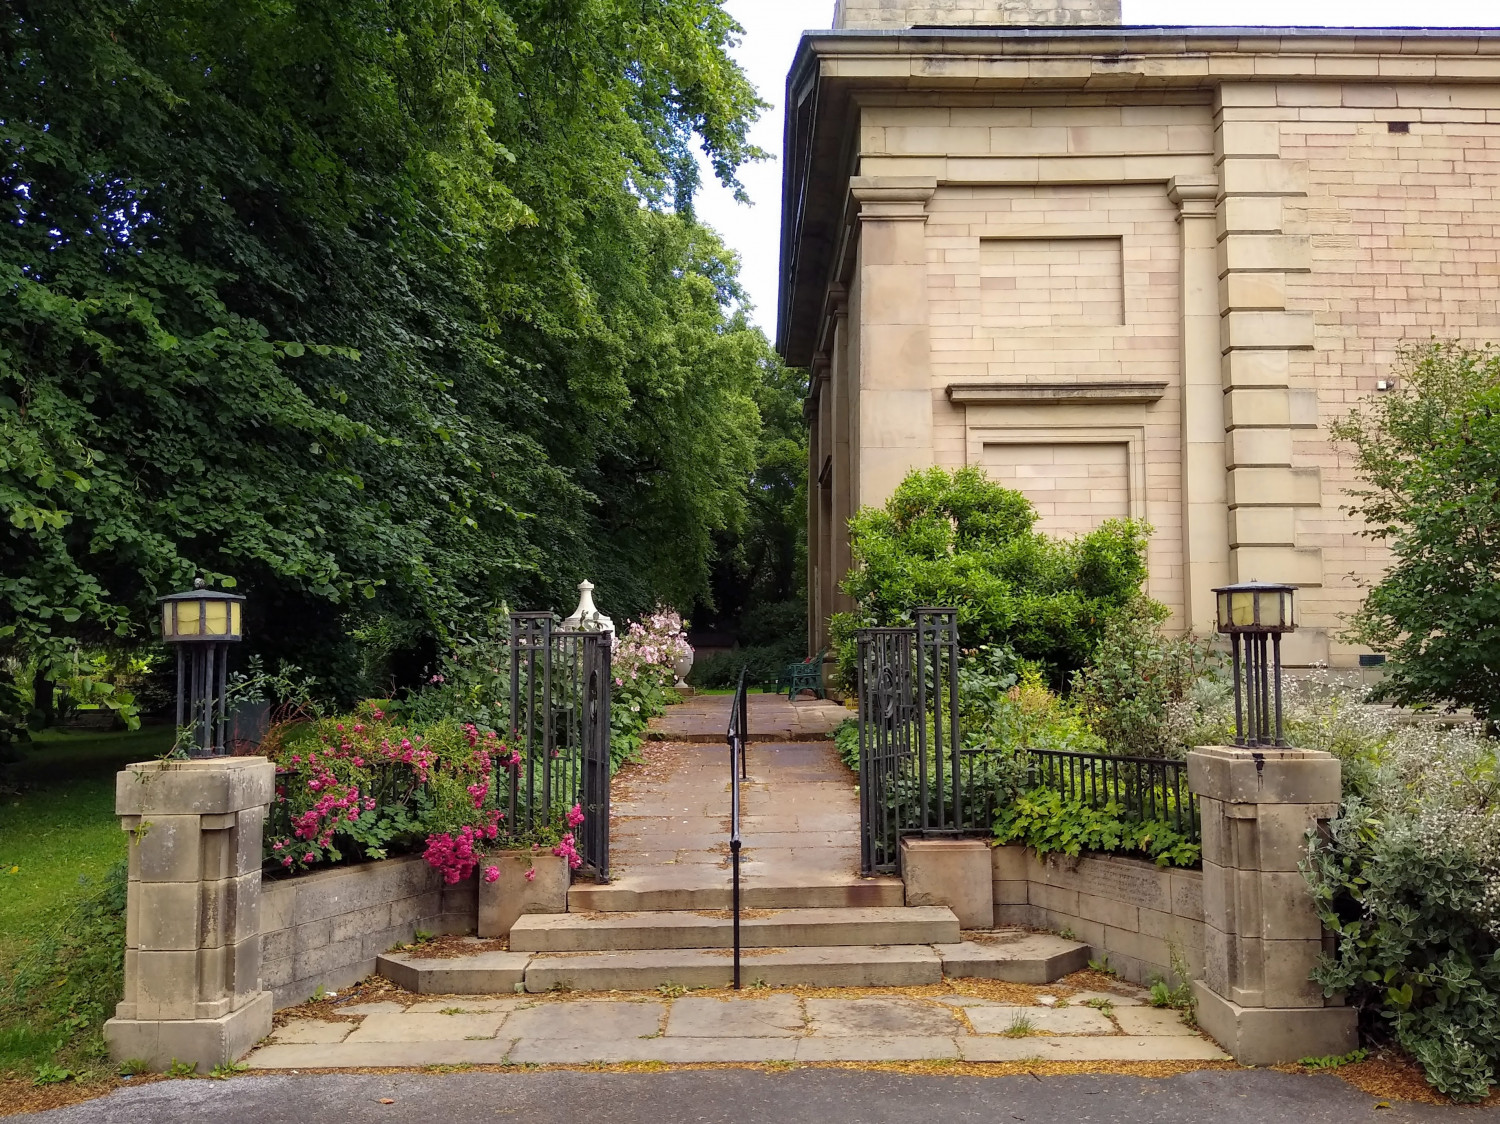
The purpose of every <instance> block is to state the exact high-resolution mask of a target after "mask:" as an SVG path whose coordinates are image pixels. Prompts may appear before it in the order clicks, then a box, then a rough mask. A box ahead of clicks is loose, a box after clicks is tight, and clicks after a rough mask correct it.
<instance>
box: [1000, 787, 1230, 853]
mask: <svg viewBox="0 0 1500 1124" xmlns="http://www.w3.org/2000/svg"><path fill="white" fill-rule="evenodd" d="M995 840H996V842H998V843H1024V844H1025V845H1026V846H1028V847H1030V848H1032V849H1033V850H1035V851H1036V853H1037V854H1039V855H1046V854H1051V853H1053V852H1060V853H1061V854H1064V855H1073V856H1076V855H1079V854H1082V853H1083V852H1084V851H1104V852H1125V853H1136V854H1142V855H1146V856H1148V857H1149V858H1152V859H1155V860H1156V863H1157V865H1158V866H1196V865H1197V863H1198V862H1199V860H1200V859H1201V858H1202V857H1203V851H1202V848H1201V847H1200V846H1199V845H1198V844H1197V843H1195V842H1193V841H1192V840H1190V839H1189V838H1188V837H1187V836H1186V835H1184V834H1183V833H1182V832H1180V831H1178V830H1177V829H1176V828H1175V827H1173V826H1172V825H1171V824H1170V823H1167V822H1166V821H1163V820H1142V819H1136V818H1133V817H1131V816H1130V814H1129V813H1128V812H1127V811H1126V810H1125V808H1124V807H1123V806H1121V805H1119V804H1116V803H1114V802H1113V801H1111V802H1109V803H1107V804H1105V805H1104V806H1103V807H1102V808H1095V807H1093V806H1092V805H1089V804H1085V803H1083V802H1082V801H1079V800H1071V799H1065V798H1064V797H1063V795H1062V794H1061V793H1059V792H1057V791H1055V790H1053V789H1050V788H1037V789H1033V790H1032V791H1030V792H1023V793H1021V794H1020V795H1018V796H1017V797H1016V798H1015V799H1014V800H1013V801H1011V802H1009V803H1008V804H1005V805H1002V806H1001V808H1000V811H999V812H998V813H997V814H996V816H995Z"/></svg>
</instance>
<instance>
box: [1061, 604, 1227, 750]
mask: <svg viewBox="0 0 1500 1124" xmlns="http://www.w3.org/2000/svg"><path fill="white" fill-rule="evenodd" d="M1166 618H1167V611H1166V609H1165V607H1163V606H1161V605H1159V604H1157V603H1156V602H1154V601H1150V600H1148V599H1146V598H1144V597H1143V598H1138V599H1137V600H1136V601H1135V602H1134V603H1132V604H1131V605H1130V606H1128V607H1127V608H1126V609H1125V610H1124V611H1122V612H1119V613H1116V614H1114V615H1113V616H1112V617H1110V619H1109V622H1108V623H1107V624H1106V625H1105V628H1104V635H1103V636H1102V637H1101V638H1100V641H1099V646H1098V647H1097V648H1095V649H1094V655H1093V658H1092V660H1091V661H1090V663H1089V666H1088V667H1086V668H1084V669H1083V670H1082V671H1080V672H1078V673H1076V674H1075V675H1074V676H1073V691H1072V701H1073V704H1074V705H1075V706H1076V707H1077V708H1078V712H1079V714H1080V715H1081V716H1082V718H1083V720H1084V722H1086V723H1087V724H1088V727H1089V729H1091V730H1092V731H1093V732H1094V733H1095V734H1097V735H1098V736H1099V738H1100V740H1101V742H1102V743H1103V746H1104V749H1105V752H1107V753H1114V754H1119V755H1121V756H1126V757H1175V758H1183V757H1185V756H1187V751H1188V747H1189V746H1190V745H1192V744H1194V739H1193V731H1194V729H1195V727H1196V726H1197V724H1198V723H1197V718H1198V712H1197V707H1196V705H1195V702H1196V701H1197V700H1199V699H1202V698H1203V697H1204V694H1203V690H1204V689H1203V686H1202V684H1203V681H1204V680H1209V681H1213V680H1215V679H1216V678H1217V676H1216V674H1215V672H1216V669H1217V666H1218V663H1219V660H1218V658H1217V657H1216V656H1215V655H1214V654H1213V652H1212V650H1211V649H1210V647H1209V646H1208V644H1207V643H1206V642H1205V641H1203V640H1200V639H1198V638H1196V637H1193V636H1168V635H1167V634H1166V632H1165V631H1164V630H1163V628H1162V623H1163V622H1164V621H1165V620H1166ZM1199 744H1201V743H1199Z"/></svg>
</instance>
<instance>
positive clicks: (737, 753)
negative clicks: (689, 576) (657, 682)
mask: <svg viewBox="0 0 1500 1124" xmlns="http://www.w3.org/2000/svg"><path fill="white" fill-rule="evenodd" d="M747 670H748V668H741V669H740V683H739V686H738V687H737V688H735V692H734V701H733V703H731V704H730V707H729V730H728V732H727V733H726V735H725V740H726V741H728V742H729V865H730V868H731V869H732V870H733V872H734V888H733V890H732V892H731V907H732V911H733V913H734V987H735V990H736V991H738V990H739V987H740V778H741V777H742V776H744V775H745V768H746V766H745V736H746V734H747V733H748V732H749V729H750V710H749V706H748V700H747V698H746V693H745V673H746V671H747Z"/></svg>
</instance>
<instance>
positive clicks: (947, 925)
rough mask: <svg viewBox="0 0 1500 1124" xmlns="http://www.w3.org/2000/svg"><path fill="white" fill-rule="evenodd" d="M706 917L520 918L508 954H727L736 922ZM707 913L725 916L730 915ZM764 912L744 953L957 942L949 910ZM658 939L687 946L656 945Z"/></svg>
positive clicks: (691, 913)
mask: <svg viewBox="0 0 1500 1124" xmlns="http://www.w3.org/2000/svg"><path fill="white" fill-rule="evenodd" d="M706 912H708V911H699V910H627V911H617V912H602V913H600V912H595V911H587V912H578V913H552V914H527V915H524V916H522V917H520V918H518V919H517V920H516V924H515V927H514V928H512V929H511V947H512V949H513V950H514V951H517V952H590V951H592V952H626V951H635V950H647V949H660V950H666V949H692V948H698V949H720V948H729V947H731V946H732V944H733V931H734V919H733V918H732V917H729V916H705V915H704V914H705V913H706ZM712 912H713V913H714V914H719V915H722V914H725V913H727V912H728V911H727V910H713V911H712ZM753 912H760V911H758V910H757V911H753ZM767 912H770V913H771V916H769V917H745V918H742V919H741V922H740V937H741V946H742V947H744V948H775V947H781V946H792V947H799V948H809V947H834V946H842V947H858V946H865V945H872V946H873V945H880V946H892V945H934V944H956V943H958V941H959V939H960V938H959V928H958V918H957V917H956V916H955V915H954V913H953V911H952V910H951V909H949V908H948V907H947V906H873V907H872V906H850V907H838V906H821V907H817V906H815V907H801V908H799V907H792V908H786V909H774V910H769V911H767ZM856 928H857V929H861V930H866V932H865V933H862V934H854V933H848V932H844V931H843V930H848V929H856ZM871 930H873V931H871ZM518 934H519V938H520V943H519V944H517V937H518ZM850 936H861V937H862V938H863V939H856V940H848V939H843V940H840V939H838V938H839V937H844V938H847V937H850ZM663 940H668V941H674V942H691V943H671V944H662V943H657V942H660V941H663ZM627 941H641V942H651V943H639V944H628V943H625V942H627ZM606 942H613V943H606ZM561 944H569V945H571V947H568V948H563V947H559V945H561Z"/></svg>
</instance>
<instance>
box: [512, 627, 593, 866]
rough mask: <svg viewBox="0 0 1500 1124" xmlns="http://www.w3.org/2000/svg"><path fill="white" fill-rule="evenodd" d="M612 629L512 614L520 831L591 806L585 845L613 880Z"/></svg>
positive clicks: (515, 807) (584, 851) (587, 858)
mask: <svg viewBox="0 0 1500 1124" xmlns="http://www.w3.org/2000/svg"><path fill="white" fill-rule="evenodd" d="M612 642H613V637H612V635H611V634H610V633H607V632H570V631H564V630H562V629H559V628H557V627H556V621H555V618H554V617H553V615H552V614H551V613H512V614H511V616H510V740H509V747H510V748H511V749H512V750H513V751H515V753H516V754H518V755H519V758H520V759H519V761H517V762H516V764H515V765H514V766H512V767H511V769H510V792H509V796H508V807H507V811H506V816H507V823H508V824H509V825H510V826H509V830H510V831H511V832H514V833H516V834H518V835H519V834H524V833H528V832H531V831H533V830H535V829H537V828H539V827H543V826H546V825H555V824H558V823H561V822H562V821H563V820H564V817H565V816H566V815H567V813H568V810H569V809H570V808H572V807H573V806H574V805H575V804H576V805H578V807H579V809H580V810H581V811H582V812H583V816H584V819H583V823H582V825H580V830H579V832H578V834H579V838H578V840H577V842H578V851H579V854H581V855H582V856H583V861H584V862H585V864H587V865H588V867H590V868H591V869H592V871H593V873H594V876H595V877H596V878H597V879H598V880H599V881H601V882H607V881H609V780H610V756H609V749H610V713H609V711H610V701H611V699H610V697H611V694H612V683H613V680H611V678H610V659H611V649H612V647H613V643H612Z"/></svg>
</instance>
